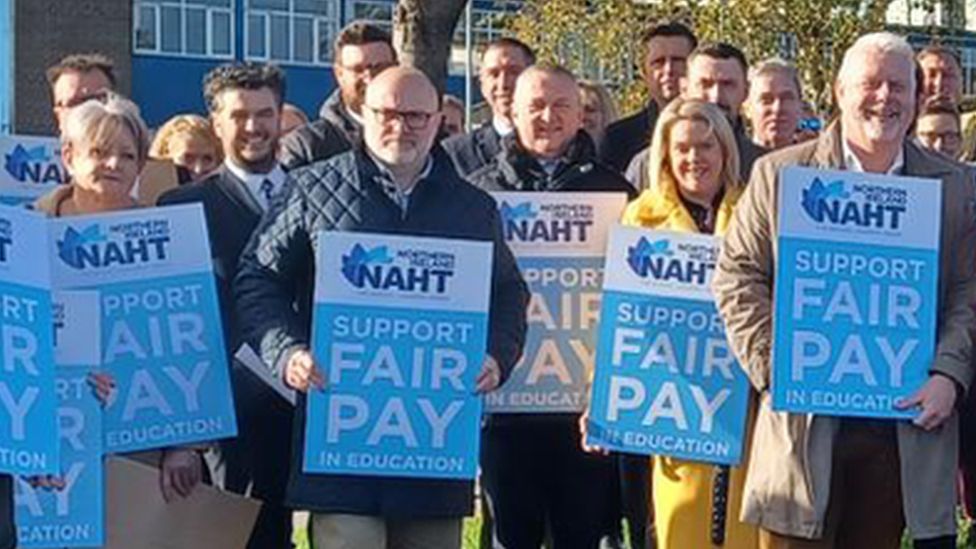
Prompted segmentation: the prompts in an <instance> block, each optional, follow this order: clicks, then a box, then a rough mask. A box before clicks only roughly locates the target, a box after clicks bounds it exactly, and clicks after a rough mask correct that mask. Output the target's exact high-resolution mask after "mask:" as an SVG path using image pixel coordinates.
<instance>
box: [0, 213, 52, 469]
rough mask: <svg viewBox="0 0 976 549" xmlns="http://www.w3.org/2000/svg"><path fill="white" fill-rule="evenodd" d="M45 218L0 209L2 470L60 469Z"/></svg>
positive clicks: (0, 431) (0, 406) (0, 433)
mask: <svg viewBox="0 0 976 549" xmlns="http://www.w3.org/2000/svg"><path fill="white" fill-rule="evenodd" d="M46 246H47V227H46V225H45V220H44V218H42V217H40V216H38V215H37V214H34V213H30V212H25V211H23V210H19V209H14V208H8V207H0V360H2V363H3V368H2V370H0V472H5V473H14V474H24V475H31V474H38V473H55V472H57V470H58V439H57V430H56V426H57V418H56V414H55V409H56V407H57V398H56V397H55V395H54V350H53V343H52V333H51V295H50V271H49V269H48V266H47V263H46V262H44V261H37V252H36V251H37V250H38V249H43V248H42V247H46Z"/></svg>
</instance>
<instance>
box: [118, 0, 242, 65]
mask: <svg viewBox="0 0 976 549" xmlns="http://www.w3.org/2000/svg"><path fill="white" fill-rule="evenodd" d="M233 1H234V0H134V4H133V13H134V14H135V17H133V26H134V27H135V28H134V34H135V36H134V38H133V42H134V45H135V51H136V52H137V53H161V54H165V55H187V56H202V57H224V58H229V57H232V56H233V40H234V30H233V28H234V24H233V17H234V6H233Z"/></svg>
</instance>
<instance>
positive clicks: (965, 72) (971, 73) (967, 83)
mask: <svg viewBox="0 0 976 549" xmlns="http://www.w3.org/2000/svg"><path fill="white" fill-rule="evenodd" d="M962 87H963V90H962V92H963V93H964V94H965V95H973V94H976V49H973V48H962Z"/></svg>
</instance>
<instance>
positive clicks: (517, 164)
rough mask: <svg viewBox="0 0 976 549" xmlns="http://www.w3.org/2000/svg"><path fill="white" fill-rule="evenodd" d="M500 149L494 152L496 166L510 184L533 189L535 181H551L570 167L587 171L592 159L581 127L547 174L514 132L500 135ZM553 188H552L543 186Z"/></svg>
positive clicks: (592, 147)
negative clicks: (496, 161)
mask: <svg viewBox="0 0 976 549" xmlns="http://www.w3.org/2000/svg"><path fill="white" fill-rule="evenodd" d="M501 144H502V150H501V152H500V153H499V154H498V167H499V169H500V170H501V173H502V175H503V176H504V178H505V180H506V181H507V182H508V183H509V185H510V186H512V187H514V188H517V189H519V190H540V189H537V188H536V187H537V182H538V181H548V182H550V183H551V182H553V181H556V180H558V179H560V178H561V177H562V176H564V175H565V174H567V173H568V172H570V171H572V170H574V169H580V170H585V171H589V169H588V168H587V166H588V165H589V166H590V167H591V168H592V164H593V162H594V161H595V159H596V146H595V145H594V144H593V140H592V139H591V138H590V136H589V134H587V133H586V132H585V131H584V130H580V131H579V132H577V134H576V136H575V137H574V138H573V140H572V141H571V142H570V144H569V147H568V148H567V149H566V152H565V154H563V156H562V158H560V159H559V160H558V161H557V162H558V164H557V167H556V171H555V172H553V173H552V175H550V174H549V173H547V172H546V170H545V169H544V168H543V167H542V164H540V163H539V161H538V160H537V159H536V158H535V157H534V156H532V155H531V154H529V153H528V152H526V151H525V149H523V148H522V146H521V145H520V144H519V142H518V139H517V137H516V135H515V134H514V133H513V134H510V135H507V136H505V137H502V138H501ZM547 190H554V189H547Z"/></svg>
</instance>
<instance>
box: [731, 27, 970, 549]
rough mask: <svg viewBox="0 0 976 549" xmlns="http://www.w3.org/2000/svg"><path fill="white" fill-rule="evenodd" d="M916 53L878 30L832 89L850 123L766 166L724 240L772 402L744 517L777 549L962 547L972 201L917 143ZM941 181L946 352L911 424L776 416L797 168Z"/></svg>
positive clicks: (750, 370)
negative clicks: (776, 371)
mask: <svg viewBox="0 0 976 549" xmlns="http://www.w3.org/2000/svg"><path fill="white" fill-rule="evenodd" d="M915 87H916V65H915V62H914V59H913V52H912V48H911V46H909V45H908V43H907V42H906V41H905V40H904V39H903V38H901V37H899V36H896V35H893V34H889V33H875V34H868V35H865V36H863V37H861V38H860V39H858V40H857V42H855V43H854V45H853V46H851V48H850V49H849V50H848V51H847V52H846V53H845V55H844V59H843V62H842V64H841V67H840V70H839V72H838V75H837V81H836V82H835V85H834V92H835V94H836V97H837V104H838V107H839V109H840V116H839V119H838V120H837V121H836V122H834V123H832V124H831V125H830V126H829V127H828V128H827V129H826V130H825V131H824V133H823V134H822V135H821V136H820V137H819V138H817V139H816V140H813V141H808V142H805V143H803V144H802V145H797V146H794V147H789V148H786V149H784V150H781V151H776V152H773V153H771V154H769V155H768V156H765V157H763V158H761V159H759V160H758V162H757V163H756V166H755V169H754V170H753V172H752V178H751V180H750V182H749V185H748V187H746V191H745V193H744V195H743V197H742V198H741V199H740V200H739V204H738V206H737V207H736V212H735V218H734V219H733V222H732V225H731V228H730V229H729V232H728V233H727V234H726V236H725V241H724V243H723V245H722V251H721V255H720V257H719V261H718V265H717V267H716V271H715V277H714V279H713V288H712V289H713V291H714V293H715V296H716V301H717V304H718V307H719V310H720V312H721V314H722V317H723V320H724V321H725V326H726V331H727V334H728V338H729V341H730V342H731V343H732V345H733V348H734V350H735V354H736V355H737V358H738V359H739V363H740V364H741V365H742V366H743V368H744V369H745V370H746V373H747V375H748V376H749V378H750V381H751V382H752V385H753V386H754V388H755V389H756V391H758V392H759V394H760V395H761V399H760V402H761V404H760V406H759V410H758V414H757V417H756V423H755V428H754V434H753V446H752V454H751V455H752V458H751V461H750V462H749V470H748V472H747V476H746V486H745V494H744V496H743V503H742V508H743V511H742V518H743V520H745V521H746V522H749V523H752V524H757V525H758V526H759V527H760V529H761V530H760V538H761V541H760V544H761V546H762V547H768V548H783V549H790V548H804V549H816V548H831V547H898V546H899V543H900V540H901V537H902V531H903V530H904V528H905V526H906V525H907V526H908V530H909V532H911V534H912V536H913V537H914V538H915V547H916V548H926V549H930V548H954V547H955V546H956V545H955V531H956V522H955V516H956V513H955V503H956V488H955V474H954V472H955V471H956V463H957V449H958V438H957V437H958V423H959V421H958V415H957V413H956V411H955V404H956V402H957V401H958V399H959V398H960V397H961V396H962V395H963V394H964V393H965V391H966V388H967V387H969V384H970V382H971V380H972V377H973V372H972V366H971V362H970V359H971V357H972V352H973V341H972V335H971V333H970V328H971V327H972V326H973V324H974V322H976V318H974V313H973V309H972V308H971V307H970V304H971V296H972V295H973V292H974V290H976V279H974V273H973V263H974V257H973V251H974V248H976V242H974V240H973V235H974V229H976V227H974V221H973V220H974V215H973V199H974V196H973V195H974V191H973V186H972V183H971V182H970V181H968V180H967V179H966V178H965V176H964V174H963V172H962V171H961V168H960V167H958V165H957V164H955V163H953V162H951V161H950V160H948V159H945V158H944V157H942V156H941V155H938V154H936V153H932V152H929V151H926V150H924V149H922V148H921V147H919V146H918V144H917V143H916V142H915V141H914V140H913V139H911V138H910V137H909V136H908V130H909V127H910V126H911V125H912V121H913V119H914V115H915V101H916V94H915V92H916V89H915ZM794 165H800V166H811V167H815V168H825V169H846V170H850V171H856V172H871V173H877V174H893V175H906V176H917V177H926V178H935V179H939V180H941V183H942V212H943V214H942V230H941V235H942V236H941V241H940V245H939V246H940V248H939V250H940V251H939V262H940V267H939V278H940V280H939V285H938V286H939V293H938V295H935V296H932V298H933V299H938V307H939V314H938V319H939V321H938V325H937V331H936V349H935V353H934V356H933V357H932V362H931V364H930V366H929V377H928V381H927V382H926V383H925V385H924V386H923V387H922V388H921V389H920V390H919V391H918V392H917V393H915V394H914V395H911V396H910V397H909V398H907V399H905V401H903V402H901V403H900V404H899V405H898V406H899V407H901V408H917V409H918V415H917V416H916V417H915V418H914V420H913V421H911V422H908V421H884V420H872V419H855V418H837V417H830V416H819V415H818V416H808V415H805V414H791V413H788V412H779V411H774V410H773V409H772V407H771V398H769V390H770V377H771V372H770V367H771V366H770V364H771V359H772V356H771V355H772V351H773V350H772V346H773V339H772V325H773V319H772V318H773V301H772V296H773V285H774V283H775V282H776V281H774V275H773V274H774V273H775V272H776V269H777V265H776V262H777V260H778V259H777V255H776V253H774V239H775V238H776V232H775V231H776V229H775V227H776V218H777V211H776V198H775V197H776V196H777V187H778V185H779V183H780V178H781V175H780V174H781V169H782V168H783V167H786V166H794Z"/></svg>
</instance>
